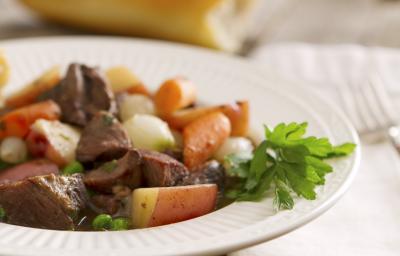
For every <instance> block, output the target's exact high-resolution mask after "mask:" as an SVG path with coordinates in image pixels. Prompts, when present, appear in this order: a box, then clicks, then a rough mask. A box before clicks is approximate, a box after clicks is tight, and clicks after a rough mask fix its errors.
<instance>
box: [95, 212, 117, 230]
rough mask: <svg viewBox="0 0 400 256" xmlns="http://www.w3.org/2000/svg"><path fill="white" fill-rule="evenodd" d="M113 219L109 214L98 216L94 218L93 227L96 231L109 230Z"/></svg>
mask: <svg viewBox="0 0 400 256" xmlns="http://www.w3.org/2000/svg"><path fill="white" fill-rule="evenodd" d="M112 221H113V220H112V218H111V216H110V215H108V214H100V215H97V217H96V218H94V220H93V222H92V227H93V229H95V230H108V229H110V227H111V224H112Z"/></svg>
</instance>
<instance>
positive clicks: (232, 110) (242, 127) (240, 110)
mask: <svg viewBox="0 0 400 256" xmlns="http://www.w3.org/2000/svg"><path fill="white" fill-rule="evenodd" d="M215 112H222V113H224V114H225V115H226V116H227V117H228V118H229V120H230V122H231V125H232V132H231V135H232V136H246V135H247V132H248V127H249V103H248V102H247V101H238V102H235V103H232V104H225V105H220V106H211V107H198V108H190V109H183V110H178V111H176V112H174V113H173V114H171V115H169V116H166V117H165V118H164V119H165V121H166V122H167V123H168V124H169V125H170V126H171V127H173V128H175V129H178V130H179V129H182V128H184V127H185V126H187V125H188V124H190V123H191V122H193V121H195V120H196V119H198V118H200V117H202V116H205V115H208V114H210V113H215Z"/></svg>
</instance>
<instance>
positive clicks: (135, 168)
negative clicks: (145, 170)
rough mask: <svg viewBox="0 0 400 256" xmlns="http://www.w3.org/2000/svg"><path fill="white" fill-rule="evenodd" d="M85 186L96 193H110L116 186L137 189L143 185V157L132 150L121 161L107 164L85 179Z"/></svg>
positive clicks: (91, 172) (87, 175) (90, 173)
mask: <svg viewBox="0 0 400 256" xmlns="http://www.w3.org/2000/svg"><path fill="white" fill-rule="evenodd" d="M84 182H85V185H86V186H87V187H88V188H91V189H93V190H96V191H101V192H106V193H110V192H112V188H113V186H115V185H125V186H128V187H129V188H131V189H133V188H137V187H139V186H140V185H141V184H142V171H141V157H140V153H139V152H138V151H137V150H130V151H128V153H126V154H125V155H124V156H123V157H122V158H121V159H119V160H113V161H110V162H107V163H105V164H103V165H102V166H100V167H99V168H97V169H96V170H93V171H90V172H88V173H87V174H86V175H85V177H84Z"/></svg>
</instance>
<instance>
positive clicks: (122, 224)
mask: <svg viewBox="0 0 400 256" xmlns="http://www.w3.org/2000/svg"><path fill="white" fill-rule="evenodd" d="M128 228H129V221H128V219H127V218H116V219H114V220H113V221H112V223H111V230H112V231H119V230H127V229H128Z"/></svg>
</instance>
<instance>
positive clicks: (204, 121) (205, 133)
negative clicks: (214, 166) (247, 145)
mask: <svg viewBox="0 0 400 256" xmlns="http://www.w3.org/2000/svg"><path fill="white" fill-rule="evenodd" d="M230 133H231V124H230V122H229V119H228V118H227V117H226V116H225V115H224V114H222V113H220V112H215V113H211V114H208V115H205V116H203V117H200V118H198V119H196V120H195V121H193V122H192V123H190V124H189V125H188V126H186V127H185V128H184V129H183V159H184V164H185V165H186V166H187V167H188V168H189V169H193V168H194V167H196V166H198V165H200V164H202V163H204V162H205V161H207V160H208V159H209V158H210V157H211V156H212V155H213V154H214V153H215V152H216V151H217V150H218V148H219V147H220V146H221V145H222V144H223V143H224V141H225V140H226V139H227V138H228V137H229V134H230Z"/></svg>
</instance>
